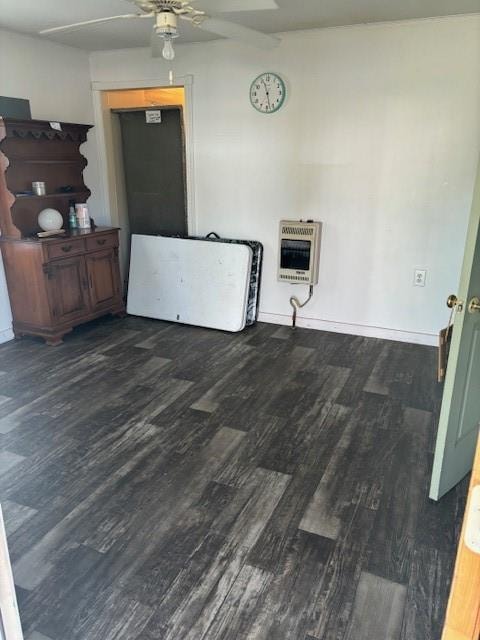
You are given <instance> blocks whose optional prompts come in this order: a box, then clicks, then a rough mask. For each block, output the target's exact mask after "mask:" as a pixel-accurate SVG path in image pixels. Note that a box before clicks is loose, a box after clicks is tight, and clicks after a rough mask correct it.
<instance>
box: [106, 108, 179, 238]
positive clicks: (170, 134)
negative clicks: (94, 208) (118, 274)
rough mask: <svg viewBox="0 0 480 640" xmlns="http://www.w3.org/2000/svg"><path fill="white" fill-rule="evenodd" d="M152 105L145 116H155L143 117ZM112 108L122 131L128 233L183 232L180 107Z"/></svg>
mask: <svg viewBox="0 0 480 640" xmlns="http://www.w3.org/2000/svg"><path fill="white" fill-rule="evenodd" d="M152 111H153V112H156V113H154V114H151V115H152V116H153V117H150V118H149V120H153V121H150V122H147V113H148V112H152ZM158 112H160V114H161V116H160V118H158ZM116 113H118V115H119V118H120V128H121V133H122V148H123V164H124V169H125V186H126V193H127V203H128V219H129V226H130V233H141V234H146V235H156V234H159V233H168V234H186V233H187V211H186V187H185V142H184V141H185V137H184V130H183V113H182V108H181V107H170V106H169V107H149V108H148V109H145V108H141V109H126V110H123V109H119V110H116ZM158 120H160V121H158Z"/></svg>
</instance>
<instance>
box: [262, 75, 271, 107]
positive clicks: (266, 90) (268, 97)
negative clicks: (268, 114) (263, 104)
mask: <svg viewBox="0 0 480 640" xmlns="http://www.w3.org/2000/svg"><path fill="white" fill-rule="evenodd" d="M262 82H263V85H264V87H265V93H266V94H267V102H268V108H269V109H271V108H272V105H271V104H270V93H269V92H268V89H267V85H266V83H265V80H264V79H263V78H262Z"/></svg>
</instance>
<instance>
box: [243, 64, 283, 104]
mask: <svg viewBox="0 0 480 640" xmlns="http://www.w3.org/2000/svg"><path fill="white" fill-rule="evenodd" d="M285 93H286V92H285V83H284V82H283V80H282V79H281V78H280V76H278V75H277V74H276V73H271V72H270V71H267V72H266V73H262V74H261V75H259V76H258V78H255V80H254V81H253V82H252V85H251V87H250V102H251V103H252V106H254V107H255V109H257V111H261V112H262V113H274V112H275V111H278V110H279V109H280V107H281V106H282V104H283V101H284V100H285Z"/></svg>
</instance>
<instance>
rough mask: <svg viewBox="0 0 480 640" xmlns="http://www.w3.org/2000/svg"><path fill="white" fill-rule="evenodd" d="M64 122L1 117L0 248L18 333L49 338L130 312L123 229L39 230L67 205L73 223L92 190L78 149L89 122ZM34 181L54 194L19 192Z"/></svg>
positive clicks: (55, 340)
mask: <svg viewBox="0 0 480 640" xmlns="http://www.w3.org/2000/svg"><path fill="white" fill-rule="evenodd" d="M60 126H61V130H60V131H58V130H55V129H52V128H51V126H50V123H47V122H43V121H38V120H32V121H20V120H13V119H2V118H0V231H1V237H0V249H1V252H2V256H3V261H4V266H5V274H6V278H7V286H8V292H9V297H10V303H11V307H12V314H13V330H14V332H15V335H16V336H21V335H24V334H31V335H38V336H42V337H43V338H44V339H45V340H46V342H47V343H48V344H58V343H60V342H61V341H62V337H63V335H64V334H65V333H67V332H69V331H71V330H72V328H73V327H74V326H76V325H78V324H81V323H83V322H87V321H88V320H92V319H93V318H97V317H99V316H101V315H104V314H106V313H115V314H123V313H124V312H125V309H124V304H123V299H122V291H121V281H120V270H119V263H118V244H119V238H118V231H119V230H118V229H114V228H110V227H96V228H95V229H92V230H80V229H79V230H72V231H68V232H67V233H65V234H63V235H61V236H54V237H49V238H39V237H38V236H37V231H38V226H37V216H38V213H39V212H40V211H41V210H42V209H44V208H45V207H48V206H50V207H54V208H56V209H57V210H58V211H60V213H61V214H62V216H63V218H64V228H67V213H68V202H69V200H71V199H77V201H83V202H84V201H85V200H86V198H88V196H89V194H90V191H89V190H88V189H87V188H86V187H85V184H84V182H83V175H82V172H83V168H84V167H85V165H86V160H85V158H83V156H82V155H81V154H80V151H79V147H80V144H81V143H82V142H84V141H85V140H86V133H87V130H88V129H89V128H90V127H89V126H88V125H73V124H65V123H61V125H60ZM9 162H10V165H9ZM7 167H8V172H6V169H7ZM34 180H44V181H45V182H46V183H47V190H49V193H48V194H47V195H46V196H33V195H19V194H20V193H21V192H25V191H27V190H28V189H29V188H30V187H31V182H33V181H34ZM66 187H69V191H68V193H65V192H64V189H65V188H66ZM15 195H17V197H15Z"/></svg>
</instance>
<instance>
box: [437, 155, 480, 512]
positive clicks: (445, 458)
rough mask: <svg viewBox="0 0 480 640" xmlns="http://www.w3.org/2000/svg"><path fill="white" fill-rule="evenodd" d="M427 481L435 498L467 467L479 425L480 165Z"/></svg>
mask: <svg viewBox="0 0 480 640" xmlns="http://www.w3.org/2000/svg"><path fill="white" fill-rule="evenodd" d="M450 299H451V300H452V304H454V305H456V314H455V322H454V325H453V334H452V344H451V347H450V355H449V358H448V366H447V374H446V378H445V388H444V391H443V399H442V409H441V412H440V420H439V424H438V432H437V444H436V448H435V459H434V463H433V470H432V481H431V485H430V498H432V499H433V500H438V499H439V498H441V497H442V496H443V494H445V493H446V492H447V491H449V490H450V489H451V488H452V487H454V486H455V485H456V484H457V482H459V481H460V480H461V479H462V478H463V477H464V476H465V475H466V474H467V473H468V472H469V471H470V469H471V468H472V462H473V456H474V453H475V446H476V443H477V436H478V426H479V423H480V393H479V390H480V164H479V166H478V173H477V181H476V186H475V193H474V197H473V204H472V213H471V216H470V224H469V227H468V232H467V238H466V243H465V254H464V258H463V268H462V274H461V277H460V284H459V288H458V292H457V295H453V296H451V297H450Z"/></svg>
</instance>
